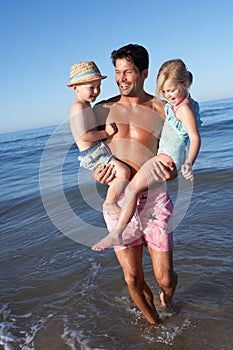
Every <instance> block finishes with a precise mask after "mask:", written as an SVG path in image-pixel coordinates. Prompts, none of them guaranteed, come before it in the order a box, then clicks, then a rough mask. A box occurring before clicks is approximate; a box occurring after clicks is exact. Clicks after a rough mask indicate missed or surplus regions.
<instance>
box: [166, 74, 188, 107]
mask: <svg viewBox="0 0 233 350" xmlns="http://www.w3.org/2000/svg"><path fill="white" fill-rule="evenodd" d="M188 85H189V84H188V82H187V81H186V82H184V83H182V84H181V83H178V82H177V81H176V80H175V79H173V78H169V79H167V80H166V81H165V83H164V84H163V90H162V96H163V97H164V98H165V99H166V100H167V101H168V102H169V103H170V104H171V105H172V106H177V105H178V104H179V103H181V102H182V101H183V100H184V99H185V98H186V97H187V95H188Z"/></svg>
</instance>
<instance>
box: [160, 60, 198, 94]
mask: <svg viewBox="0 0 233 350" xmlns="http://www.w3.org/2000/svg"><path fill="white" fill-rule="evenodd" d="M167 79H175V80H176V81H177V82H178V83H181V84H182V83H184V82H185V81H188V82H189V86H190V85H191V84H192V82H193V75H192V73H191V72H189V71H188V70H187V68H186V65H185V63H184V62H183V61H182V60H181V59H174V60H169V61H166V62H164V63H163V64H162V66H161V67H160V69H159V72H158V75H157V79H156V95H157V97H158V98H159V97H160V93H161V91H162V90H163V85H164V83H165V81H166V80H167Z"/></svg>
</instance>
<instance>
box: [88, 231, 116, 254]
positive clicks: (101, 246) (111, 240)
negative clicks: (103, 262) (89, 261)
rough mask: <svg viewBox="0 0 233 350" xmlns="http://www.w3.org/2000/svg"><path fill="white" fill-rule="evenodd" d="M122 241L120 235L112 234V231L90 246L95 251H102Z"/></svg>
mask: <svg viewBox="0 0 233 350" xmlns="http://www.w3.org/2000/svg"><path fill="white" fill-rule="evenodd" d="M121 243H122V237H121V235H120V236H118V235H116V234H113V232H110V233H109V234H108V235H107V236H105V237H104V238H103V239H102V240H101V241H100V242H98V243H97V244H95V245H93V247H92V248H91V249H92V250H96V251H102V250H105V249H107V248H110V247H113V246H116V245H120V244H121Z"/></svg>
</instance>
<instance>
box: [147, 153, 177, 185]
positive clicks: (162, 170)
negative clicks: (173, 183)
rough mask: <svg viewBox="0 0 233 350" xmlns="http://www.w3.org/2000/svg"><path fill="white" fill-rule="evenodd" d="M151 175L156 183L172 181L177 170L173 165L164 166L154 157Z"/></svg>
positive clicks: (170, 163) (169, 163) (168, 163)
mask: <svg viewBox="0 0 233 350" xmlns="http://www.w3.org/2000/svg"><path fill="white" fill-rule="evenodd" d="M151 173H152V175H153V177H154V179H155V181H157V182H163V181H168V180H173V179H175V178H176V177H177V170H176V167H175V166H174V163H172V162H167V164H166V165H164V164H163V163H162V162H161V161H160V160H158V159H157V157H154V162H153V163H152V169H151Z"/></svg>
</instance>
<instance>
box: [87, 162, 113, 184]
mask: <svg viewBox="0 0 233 350" xmlns="http://www.w3.org/2000/svg"><path fill="white" fill-rule="evenodd" d="M115 175H116V170H115V169H114V165H111V164H107V165H105V166H103V167H98V168H97V169H96V170H95V171H93V172H92V177H93V178H94V179H95V180H96V181H97V182H99V183H101V184H104V185H107V184H109V183H110V182H111V181H112V180H113V179H114V177H115Z"/></svg>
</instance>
